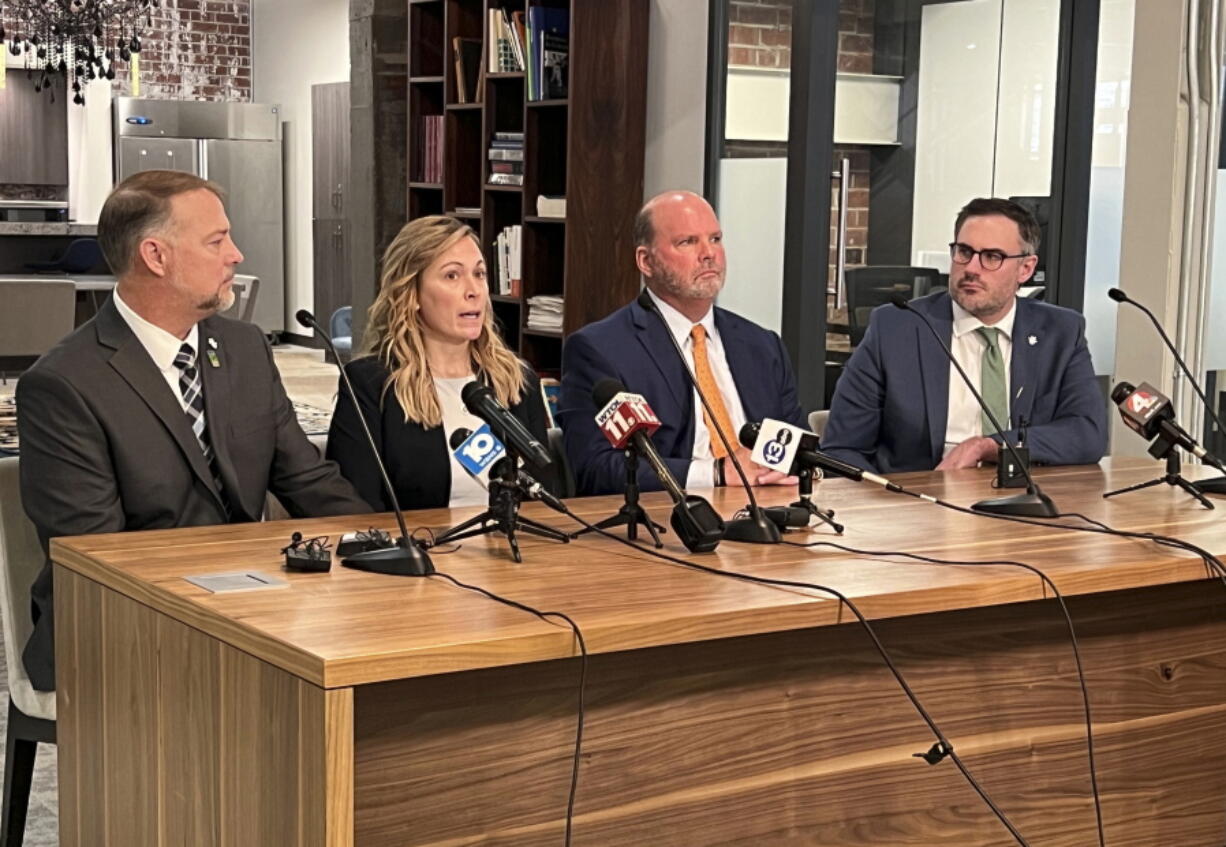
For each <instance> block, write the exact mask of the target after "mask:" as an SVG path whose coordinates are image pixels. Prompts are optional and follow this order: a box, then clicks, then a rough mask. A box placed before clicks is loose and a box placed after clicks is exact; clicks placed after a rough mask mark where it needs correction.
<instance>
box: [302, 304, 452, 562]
mask: <svg viewBox="0 0 1226 847" xmlns="http://www.w3.org/2000/svg"><path fill="white" fill-rule="evenodd" d="M295 317H296V318H297V319H298V323H300V324H302V325H303V326H304V327H306V328H307V329H313V330H315V332H316V334H317V335H318V336H319V337H320V339H321V340H322V341H323V342H324V344H327V345H328V349H329V350H331V351H332V356H333V358H335V359H336V367H337V369H338V370H340V372H341V382H343V383H344V384H345V392H346V393H347V394H348V395H349V402H351V403H353V409H354V411H355V412H356V413H357V416H358V422H359V423H360V424H362V432H363V433H364V434H365V435H366V443H367V445H369V447H370V454H371V455H372V456H374V458H375V466H376V467H378V468H379V475H380V476H381V477H382V478H383V492H384V493H385V494H386V495H387V500H388V502H389V503H391V504H392V511H393V512H395V513H396V523H397V524H399V526H400V537H399V538H397V539H396V546H394V547H385V548H383V549H381V550H367V551H364V552H362V553H354V554H353V555H351V556H347V557H345V558H344V559H342V560H341V564H342V565H344V566H345V567H348V568H354V569H356V570H360V571H370V572H372V573H382V574H390V575H392V576H429V575H430V574H432V573H434V564H433V563H432V562H431V561H430V556H429V555H428V554H427V553H426V551H425V550H423V549H422V548H421V547H420V546H418V544H417V542H416V541H414V540H413V538H412V537H411V536H410V535H409V528H408V527H407V526H406V525H405V522H404V512H402V511H401V510H400V504H399V503H398V502H396V492H395V490H393V488H392V481H391V480H390V479H388V476H387V468H385V467H384V466H383V457H381V456H380V455H379V448H378V447H376V446H375V439H374V437H373V436H372V435H371V434H370V427H369V426H367V425H366V416H365V415H363V414H362V407H361V405H360V404H359V403H358V395H357V393H356V392H355V391H354V390H353V383H352V382H350V381H349V374H348V373H347V372H346V371H345V368H344V366H342V365H341V357H340V356H339V355H338V354H337V352H336V347H334V346H333V345H332V339H331V338H330V337H329V336H328V333H326V332H325V331H324V328H323V327H322V326H320V325H319V322H318V321H317V320H315V316H314V315H312V314H311V313H310V312H308V311H307V310H306V309H299V310H298V313H297V314H296V315H295Z"/></svg>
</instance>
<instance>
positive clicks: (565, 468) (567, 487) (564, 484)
mask: <svg viewBox="0 0 1226 847" xmlns="http://www.w3.org/2000/svg"><path fill="white" fill-rule="evenodd" d="M549 453H550V456H551V457H552V458H553V465H554V469H555V471H556V473H557V477H556V478H557V483H558V489H557V490H556V491H555V492H554V493H555V494H557V495H558V496H559V497H561V498H562V499H566V498H568V497H574V496H575V475H574V473H573V472H572V471H571V467H570V458H569V457H568V456H567V455H566V447H565V446H564V445H563V443H562V428H561V427H557V426H551V427H550V428H549Z"/></svg>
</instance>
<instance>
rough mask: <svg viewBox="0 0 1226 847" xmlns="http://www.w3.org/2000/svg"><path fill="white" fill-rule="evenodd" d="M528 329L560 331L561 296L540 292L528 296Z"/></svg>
mask: <svg viewBox="0 0 1226 847" xmlns="http://www.w3.org/2000/svg"><path fill="white" fill-rule="evenodd" d="M528 329H542V330H549V331H552V332H561V331H562V298H561V297H559V296H557V295H551V294H542V295H540V296H537V297H529V298H528Z"/></svg>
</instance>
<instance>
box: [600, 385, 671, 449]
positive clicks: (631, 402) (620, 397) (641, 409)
mask: <svg viewBox="0 0 1226 847" xmlns="http://www.w3.org/2000/svg"><path fill="white" fill-rule="evenodd" d="M596 426H598V427H600V431H601V432H602V433H604V437H605V438H607V439H608V440H609V443H610V444H612V445H613V446H614V447H616V448H617V449H619V450H622V449H625V447H626V445H627V444H629V443H630V441H631V439H632V438H633V436H634V434H635V433H636V432H643V433H645V434H647V435H651V434H652V433H654V432H655V431H656V430H657V429H659V428H660V419H659V418H657V417H656V413H655V412H653V411H652V410H651V406H650V405H648V403H647V400H646V398H644V397H643V395H641V394H631V393H630V392H629V391H619V392H617V393H616V394H614V395H613V399H612V400H610V401H609V402H608V403H606V404H605V406H604V408H603V409H601V410H600V411H599V412H598V413H597V414H596Z"/></svg>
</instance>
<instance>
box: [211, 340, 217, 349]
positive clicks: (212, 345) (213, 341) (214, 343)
mask: <svg viewBox="0 0 1226 847" xmlns="http://www.w3.org/2000/svg"><path fill="white" fill-rule="evenodd" d="M209 346H210V347H212V348H213V349H214V350H216V349H217V339H216V338H210V339H209Z"/></svg>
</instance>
